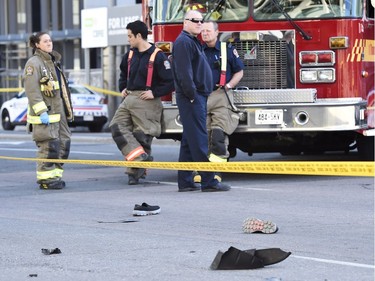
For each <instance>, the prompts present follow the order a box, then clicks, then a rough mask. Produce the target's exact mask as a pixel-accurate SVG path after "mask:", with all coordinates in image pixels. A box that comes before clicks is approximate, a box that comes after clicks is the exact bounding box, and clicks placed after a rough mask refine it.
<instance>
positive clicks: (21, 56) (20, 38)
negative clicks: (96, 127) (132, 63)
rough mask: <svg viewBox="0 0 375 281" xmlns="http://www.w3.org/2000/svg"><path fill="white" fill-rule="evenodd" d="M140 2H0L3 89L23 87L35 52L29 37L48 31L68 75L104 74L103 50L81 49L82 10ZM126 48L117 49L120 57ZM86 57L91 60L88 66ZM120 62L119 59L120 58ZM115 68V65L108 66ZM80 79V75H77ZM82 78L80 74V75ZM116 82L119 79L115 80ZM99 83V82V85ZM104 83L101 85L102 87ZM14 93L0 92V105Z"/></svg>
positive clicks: (116, 0) (0, 76)
mask: <svg viewBox="0 0 375 281" xmlns="http://www.w3.org/2000/svg"><path fill="white" fill-rule="evenodd" d="M139 2H140V1H139V0H95V1H94V0H0V7H3V8H2V9H0V88H20V87H22V79H21V77H22V71H23V67H24V65H25V63H26V61H27V59H28V58H29V57H30V56H31V54H32V50H31V48H29V47H28V38H29V36H30V35H31V34H32V33H34V32H38V31H48V32H49V33H50V34H51V37H52V39H53V42H54V49H55V50H56V51H58V52H59V53H61V54H62V65H63V67H64V69H65V71H67V72H68V73H72V72H76V73H84V72H85V68H86V69H87V68H89V69H90V71H93V72H95V73H98V72H99V73H100V75H101V77H103V76H104V74H103V65H104V64H107V65H108V63H105V62H103V61H104V60H105V58H106V55H105V53H106V52H105V50H103V48H90V49H86V50H85V49H82V48H81V22H80V21H81V19H80V17H81V10H82V9H90V8H97V7H113V6H126V5H134V4H137V3H139ZM125 49H126V46H118V47H115V51H114V52H115V53H116V54H118V56H121V55H122V54H123V52H124V51H125ZM85 58H86V60H88V61H89V62H88V64H87V62H86V63H85ZM118 60H119V59H118ZM109 65H112V67H113V64H109ZM76 76H77V75H76ZM78 76H79V75H78ZM116 80H117V79H116ZM96 84H98V83H96ZM105 84H106V83H105V82H103V81H102V82H101V85H98V86H102V85H105ZM13 95H14V93H12V92H9V93H1V92H0V104H1V103H2V102H3V101H4V100H7V99H9V98H10V97H12V96H13Z"/></svg>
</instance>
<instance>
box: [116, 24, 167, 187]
mask: <svg viewBox="0 0 375 281" xmlns="http://www.w3.org/2000/svg"><path fill="white" fill-rule="evenodd" d="M126 29H127V30H128V40H129V44H130V47H131V50H130V51H129V52H127V53H126V54H125V55H124V56H123V58H122V61H121V64H120V70H121V73H120V78H119V89H120V91H121V93H122V95H123V97H124V100H123V101H122V103H121V104H120V106H119V108H118V109H117V111H116V113H115V115H114V117H113V119H112V121H111V123H110V125H109V127H110V129H111V132H112V137H113V140H114V141H115V143H116V145H117V147H118V149H119V150H120V151H121V153H122V154H123V155H124V157H125V160H126V161H151V160H152V157H151V156H150V155H151V143H152V139H153V137H158V136H159V135H160V133H161V115H162V109H163V107H162V103H161V100H160V97H161V96H164V95H167V94H169V93H171V92H172V91H173V77H172V72H171V67H170V63H169V61H168V59H167V57H166V56H165V55H164V54H163V53H162V52H161V51H160V50H159V49H157V48H155V46H154V45H152V44H150V43H149V42H147V34H148V29H147V26H146V24H144V23H143V22H141V21H135V22H131V23H129V24H128V25H127V26H126ZM126 173H127V174H128V177H129V181H128V184H129V185H136V184H138V183H139V179H140V178H144V177H145V173H146V170H145V169H143V168H128V169H127V171H126Z"/></svg>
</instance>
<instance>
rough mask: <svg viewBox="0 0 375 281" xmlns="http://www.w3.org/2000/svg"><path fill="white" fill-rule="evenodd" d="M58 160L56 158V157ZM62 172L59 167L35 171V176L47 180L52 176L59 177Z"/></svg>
mask: <svg viewBox="0 0 375 281" xmlns="http://www.w3.org/2000/svg"><path fill="white" fill-rule="evenodd" d="M56 161H58V159H56ZM61 177H62V172H61V169H53V170H51V171H37V172H36V178H37V179H38V180H47V179H52V178H61Z"/></svg>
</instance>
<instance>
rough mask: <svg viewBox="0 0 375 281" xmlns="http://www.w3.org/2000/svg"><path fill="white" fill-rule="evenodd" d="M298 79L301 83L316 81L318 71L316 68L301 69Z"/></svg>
mask: <svg viewBox="0 0 375 281" xmlns="http://www.w3.org/2000/svg"><path fill="white" fill-rule="evenodd" d="M300 79H301V83H316V82H317V79H318V72H317V71H316V70H310V69H301V72H300Z"/></svg>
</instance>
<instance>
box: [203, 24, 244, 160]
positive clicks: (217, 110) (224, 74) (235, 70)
mask: <svg viewBox="0 0 375 281" xmlns="http://www.w3.org/2000/svg"><path fill="white" fill-rule="evenodd" d="M218 35H219V29H218V24H217V23H216V22H215V21H207V22H205V23H204V24H203V28H202V39H203V41H204V46H203V48H204V52H205V54H206V56H207V60H208V62H209V64H210V67H211V71H212V76H213V81H214V86H213V89H212V93H211V94H210V96H209V97H208V102H207V129H208V135H209V147H210V152H209V159H210V161H211V162H226V161H227V159H228V158H229V152H228V144H229V141H228V139H229V138H228V135H231V134H232V133H233V132H234V130H235V129H236V128H237V126H238V123H239V116H238V113H237V112H236V109H235V108H234V106H233V92H232V91H231V89H232V88H233V87H235V86H236V85H237V84H238V82H239V81H240V80H241V78H242V77H243V69H244V65H243V63H242V61H241V59H240V58H239V55H238V53H237V50H236V49H235V48H234V47H233V46H232V45H231V44H230V43H229V44H227V43H225V42H220V41H219V40H218Z"/></svg>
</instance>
